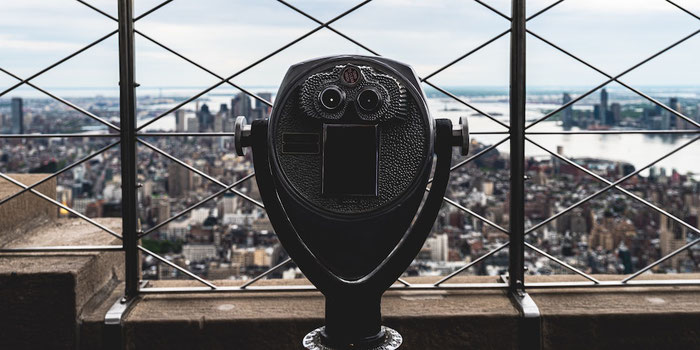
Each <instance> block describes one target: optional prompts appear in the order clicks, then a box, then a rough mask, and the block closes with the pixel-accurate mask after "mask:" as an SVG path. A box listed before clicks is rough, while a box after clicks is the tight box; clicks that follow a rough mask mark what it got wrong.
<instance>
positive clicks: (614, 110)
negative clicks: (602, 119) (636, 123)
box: [608, 102, 622, 125]
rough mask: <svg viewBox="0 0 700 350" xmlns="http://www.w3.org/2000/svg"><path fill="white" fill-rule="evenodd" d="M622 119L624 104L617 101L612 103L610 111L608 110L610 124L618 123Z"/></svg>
mask: <svg viewBox="0 0 700 350" xmlns="http://www.w3.org/2000/svg"><path fill="white" fill-rule="evenodd" d="M621 119H622V106H621V105H620V104H619V103H617V102H615V103H613V104H611V105H610V111H609V112H608V125H617V124H619V123H620V121H621Z"/></svg>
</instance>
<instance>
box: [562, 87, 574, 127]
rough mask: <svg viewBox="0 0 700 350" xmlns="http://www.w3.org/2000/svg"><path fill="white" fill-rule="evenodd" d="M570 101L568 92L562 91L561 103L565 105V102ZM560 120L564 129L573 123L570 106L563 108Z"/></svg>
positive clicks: (572, 112)
mask: <svg viewBox="0 0 700 350" xmlns="http://www.w3.org/2000/svg"><path fill="white" fill-rule="evenodd" d="M569 102H571V95H569V94H568V93H566V92H565V93H564V96H562V98H561V104H562V105H565V104H567V103H569ZM562 122H563V124H564V129H570V128H571V127H572V126H573V124H574V110H573V108H572V107H571V106H569V107H566V108H565V109H564V116H563V118H562Z"/></svg>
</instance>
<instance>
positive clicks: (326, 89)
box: [235, 56, 469, 349]
mask: <svg viewBox="0 0 700 350" xmlns="http://www.w3.org/2000/svg"><path fill="white" fill-rule="evenodd" d="M235 136H236V140H235V141H236V142H235V145H236V151H237V153H238V154H240V155H242V154H243V152H244V147H252V151H253V162H254V166H255V177H256V179H257V183H258V187H259V190H260V195H261V197H262V200H263V203H264V204H265V209H266V210H267V214H268V216H269V218H270V222H271V223H272V226H273V227H274V229H275V233H276V234H277V236H278V237H279V240H280V242H281V244H282V246H283V247H284V248H285V249H286V250H287V252H288V253H289V256H290V257H291V258H292V259H293V260H294V262H295V263H296V264H297V265H298V266H299V268H300V269H301V271H302V272H303V273H304V275H305V276H306V277H307V278H308V279H309V280H310V281H311V282H312V283H313V284H314V285H315V286H316V287H317V288H318V289H319V290H320V291H321V292H322V293H323V294H324V296H325V297H326V325H325V327H321V328H319V329H316V330H314V331H312V332H311V333H309V334H308V335H307V336H306V337H305V338H304V340H303V343H304V346H305V347H307V348H309V349H345V348H353V349H396V348H398V346H399V345H400V344H401V342H402V338H401V335H399V333H398V332H396V331H395V330H392V329H390V328H388V327H384V326H382V324H381V313H380V302H381V296H382V294H383V293H384V291H385V290H387V289H388V288H389V287H390V286H391V285H392V284H393V283H394V282H396V281H397V279H398V278H399V277H400V276H401V274H402V273H403V271H404V270H405V269H406V268H407V267H408V266H409V264H410V263H411V262H412V261H413V259H414V258H415V256H416V255H417V254H418V252H419V251H420V249H421V247H422V246H423V244H424V242H425V239H426V238H427V236H428V234H429V233H430V230H431V228H432V226H433V222H434V221H435V218H436V216H437V214H438V211H439V209H440V206H441V204H442V198H443V196H444V193H445V188H446V187H447V183H448V180H449V174H450V163H451V158H452V147H453V146H459V147H461V148H462V153H463V154H466V153H467V151H468V145H469V133H468V130H467V125H466V120H462V121H461V122H460V125H459V126H456V127H455V128H454V129H453V126H452V123H451V122H450V121H449V120H447V119H438V120H434V119H433V118H431V116H430V113H429V111H428V106H427V104H426V99H425V95H424V94H423V92H422V90H421V88H420V84H419V81H418V79H417V77H416V75H415V73H414V72H413V70H412V69H411V68H410V67H409V66H407V65H405V64H402V63H399V62H396V61H392V60H389V59H385V58H379V57H365V56H335V57H327V58H321V59H315V60H311V61H306V62H302V63H299V64H297V65H294V66H292V67H291V68H289V71H288V72H287V74H286V76H285V78H284V80H283V82H282V85H281V87H280V89H279V92H278V93H277V98H276V100H275V104H274V107H273V109H272V115H271V117H270V119H269V120H256V121H253V122H252V125H250V126H249V125H246V120H245V118H244V117H238V119H237V120H236V131H235ZM435 155H437V164H436V165H435V170H434V175H433V179H432V183H430V181H429V178H430V175H431V169H432V164H433V158H434V156H435ZM429 184H430V187H429V191H426V188H427V186H428V185H429ZM426 192H427V194H426ZM421 203H423V205H422V209H421V210H420V213H418V211H419V207H421ZM416 214H417V217H416Z"/></svg>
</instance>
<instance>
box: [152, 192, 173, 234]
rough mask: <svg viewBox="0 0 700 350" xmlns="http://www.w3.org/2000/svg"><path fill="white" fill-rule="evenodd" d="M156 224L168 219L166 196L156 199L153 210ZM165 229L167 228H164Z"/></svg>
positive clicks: (168, 203) (168, 207)
mask: <svg viewBox="0 0 700 350" xmlns="http://www.w3.org/2000/svg"><path fill="white" fill-rule="evenodd" d="M155 214H156V215H155V216H156V218H157V221H156V222H157V223H159V224H160V223H161V222H163V221H165V220H168V219H170V199H169V198H168V197H167V196H163V197H160V198H158V201H157V202H156V208H155ZM166 227H167V226H166Z"/></svg>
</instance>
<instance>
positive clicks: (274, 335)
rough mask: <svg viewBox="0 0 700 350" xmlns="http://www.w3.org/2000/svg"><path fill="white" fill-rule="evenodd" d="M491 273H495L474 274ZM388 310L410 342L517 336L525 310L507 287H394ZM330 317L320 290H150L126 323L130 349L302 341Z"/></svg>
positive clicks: (478, 343) (481, 342)
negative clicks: (511, 298) (519, 309)
mask: <svg viewBox="0 0 700 350" xmlns="http://www.w3.org/2000/svg"><path fill="white" fill-rule="evenodd" d="M486 279H487V280H489V281H494V278H493V277H487V278H484V277H475V278H471V280H472V281H474V280H480V281H484V280H486ZM269 282H272V283H277V284H279V283H280V281H268V283H269ZM284 282H286V283H289V284H297V285H298V284H300V283H306V282H305V281H303V282H302V281H298V280H297V281H291V282H290V281H284ZM284 282H283V283H284ZM155 284H156V285H157V286H164V285H168V284H174V283H173V282H168V281H159V282H157V283H155ZM179 285H182V281H180V283H179ZM382 313H383V315H384V319H385V324H386V325H388V326H391V327H393V328H396V329H397V330H399V331H400V332H401V333H402V334H404V336H405V337H406V343H405V344H406V345H405V346H402V349H432V348H441V349H442V348H444V349H456V348H459V349H463V348H464V345H465V344H471V346H473V347H474V348H513V347H514V346H515V344H516V339H515V336H514V335H513V334H509V333H508V332H507V330H508V329H514V327H516V322H517V311H516V310H515V309H514V308H513V307H512V305H511V304H510V301H509V299H508V298H506V297H505V296H504V294H503V292H502V291H427V292H426V291H391V292H387V293H386V294H385V296H384V299H383V301H382ZM323 317H324V299H323V296H322V295H321V294H320V293H319V292H302V293H249V294H228V293H227V294H216V295H214V294H186V295H148V296H143V297H142V298H141V300H139V301H138V302H137V303H136V304H135V305H134V307H133V308H132V309H131V311H130V312H129V314H128V316H127V317H126V319H125V324H124V327H125V334H126V336H127V345H128V346H127V348H129V349H165V348H167V349H192V348H200V349H299V348H300V346H301V339H302V338H303V337H304V335H306V333H308V332H309V331H311V330H312V329H314V328H316V327H319V326H321V325H323Z"/></svg>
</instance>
